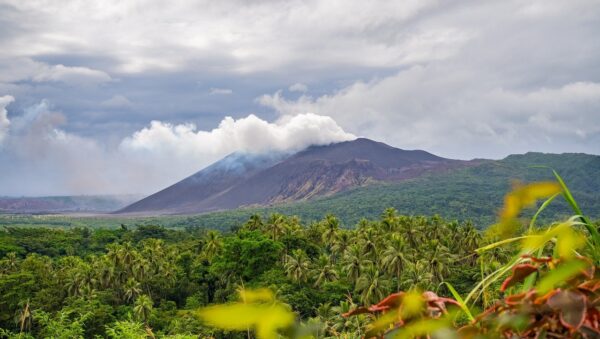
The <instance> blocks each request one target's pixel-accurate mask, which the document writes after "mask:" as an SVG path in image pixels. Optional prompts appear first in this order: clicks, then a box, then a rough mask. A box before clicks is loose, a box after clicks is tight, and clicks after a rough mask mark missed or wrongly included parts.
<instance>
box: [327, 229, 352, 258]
mask: <svg viewBox="0 0 600 339" xmlns="http://www.w3.org/2000/svg"><path fill="white" fill-rule="evenodd" d="M353 242H354V237H353V236H352V234H351V233H350V232H349V231H340V232H339V233H338V236H337V238H336V239H335V242H334V244H333V246H331V251H332V252H333V253H334V254H336V255H341V254H343V253H344V252H345V251H346V249H347V248H348V246H350V244H352V243H353Z"/></svg>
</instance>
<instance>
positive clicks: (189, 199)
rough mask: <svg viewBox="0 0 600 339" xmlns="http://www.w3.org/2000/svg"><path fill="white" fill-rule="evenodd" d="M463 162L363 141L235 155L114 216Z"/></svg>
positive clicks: (214, 204)
mask: <svg viewBox="0 0 600 339" xmlns="http://www.w3.org/2000/svg"><path fill="white" fill-rule="evenodd" d="M468 163H469V162H466V161H460V160H452V159H445V158H441V157H438V156H436V155H433V154H431V153H428V152H425V151H422V150H402V149H399V148H394V147H392V146H389V145H386V144H384V143H381V142H376V141H373V140H369V139H364V138H359V139H356V140H353V141H345V142H340V143H333V144H329V145H322V146H311V147H308V148H307V149H305V150H302V151H300V152H298V153H295V154H291V155H290V154H271V155H264V154H263V155H254V154H239V153H234V154H231V155H229V156H227V157H225V158H223V159H222V160H220V161H217V162H216V163H214V164H213V165H211V166H209V167H207V168H205V169H203V170H201V171H199V172H197V173H196V174H194V175H192V176H190V177H188V178H186V179H184V180H182V181H180V182H178V183H176V184H174V185H172V186H170V187H167V188H165V189H164V190H162V191H160V192H157V193H155V194H152V195H150V196H148V197H146V198H144V199H142V200H140V201H138V202H135V203H133V204H131V205H129V206H127V207H125V208H123V209H121V210H119V211H117V212H115V213H119V214H121V213H124V214H139V215H157V214H197V213H204V212H211V211H219V210H228V209H235V208H239V207H248V206H267V205H274V204H280V203H287V202H294V201H302V200H309V199H312V198H315V197H321V196H328V195H333V194H335V193H338V192H341V191H344V190H347V189H350V188H354V187H358V186H366V185H369V184H371V183H376V182H396V181H402V180H407V179H412V178H416V177H419V176H421V175H423V174H426V173H431V172H439V171H445V170H449V169H453V168H458V167H463V166H467V165H468Z"/></svg>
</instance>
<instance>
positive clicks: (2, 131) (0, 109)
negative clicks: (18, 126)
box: [0, 95, 15, 145]
mask: <svg viewBox="0 0 600 339" xmlns="http://www.w3.org/2000/svg"><path fill="white" fill-rule="evenodd" d="M14 100H15V98H14V97H12V96H10V95H4V96H1V97H0V145H2V141H3V140H4V138H5V137H6V134H7V133H8V127H9V125H10V120H8V115H7V114H8V112H7V111H6V106H8V105H9V104H10V103H11V102H13V101H14Z"/></svg>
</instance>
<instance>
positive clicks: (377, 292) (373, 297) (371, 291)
mask: <svg viewBox="0 0 600 339" xmlns="http://www.w3.org/2000/svg"><path fill="white" fill-rule="evenodd" d="M388 286H389V281H388V280H386V279H385V277H384V276H383V275H382V274H381V271H380V270H379V268H378V267H376V266H375V265H371V266H369V267H368V268H367V269H366V270H365V272H364V273H363V275H361V276H360V277H359V278H358V280H357V282H356V290H357V292H359V293H360V301H361V303H362V304H363V305H370V304H373V303H376V302H378V301H379V300H381V299H383V298H384V297H385V296H386V295H387V294H388V292H389V288H388Z"/></svg>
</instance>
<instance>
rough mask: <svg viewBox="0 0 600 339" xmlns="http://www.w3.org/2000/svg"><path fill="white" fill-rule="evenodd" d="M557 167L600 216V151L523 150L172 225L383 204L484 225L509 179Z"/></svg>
mask: <svg viewBox="0 0 600 339" xmlns="http://www.w3.org/2000/svg"><path fill="white" fill-rule="evenodd" d="M539 166H548V167H551V168H554V169H556V171H557V172H559V173H560V174H561V176H562V177H563V178H564V179H565V181H566V183H567V185H568V186H569V187H570V189H571V191H572V192H573V195H574V196H575V199H576V200H577V201H578V202H579V204H580V206H581V208H582V209H583V211H584V212H585V213H587V214H588V215H589V216H591V217H594V218H598V217H600V156H594V155H587V154H573V153H567V154H543V153H527V154H523V155H510V156H508V157H506V158H505V159H502V160H498V161H493V160H482V161H481V163H480V164H479V165H476V166H474V167H469V168H463V169H459V170H453V171H450V172H445V173H441V174H433V175H428V176H424V177H420V178H417V179H413V180H409V181H403V182H400V183H393V184H373V185H370V186H366V187H361V188H356V189H352V190H348V191H345V192H342V193H339V194H336V195H333V196H329V197H325V198H319V199H314V200H310V201H304V202H299V203H292V204H286V205H278V206H273V207H261V208H243V209H236V210H232V211H225V212H216V213H209V214H203V215H197V216H191V217H188V218H184V219H182V220H179V221H178V222H177V223H176V225H177V226H203V227H209V228H217V229H228V228H231V227H235V226H236V225H239V224H240V223H241V222H243V221H245V220H247V218H248V217H249V216H250V215H251V214H253V213H259V214H263V215H266V214H269V213H273V212H279V213H284V214H289V215H298V216H299V217H301V218H302V219H304V220H307V221H310V220H317V219H321V218H322V217H323V216H324V215H326V214H328V213H332V214H335V215H336V216H338V217H339V218H340V219H341V220H342V222H343V224H344V225H345V226H346V227H352V226H353V225H354V224H356V223H357V222H358V221H359V220H360V219H361V218H375V217H378V216H379V215H380V214H381V213H382V212H383V210H384V209H386V208H388V207H394V208H396V209H397V210H398V211H399V213H401V214H407V215H433V214H438V215H440V216H442V217H445V218H449V219H458V220H467V219H469V220H472V221H474V222H475V223H476V225H477V227H479V228H485V227H487V226H488V225H489V224H491V223H493V222H494V220H495V214H494V211H496V210H497V209H498V207H499V206H502V200H503V196H504V194H505V193H506V192H508V191H509V189H510V187H511V183H512V182H514V181H516V180H518V181H522V182H531V181H539V180H553V179H554V178H553V175H552V171H551V170H550V169H548V168H540V167H539ZM570 213H571V211H570V210H569V208H568V207H567V205H566V204H565V203H564V202H563V201H562V199H557V202H556V203H554V204H552V207H551V208H549V209H547V210H546V211H545V212H544V215H543V217H542V221H543V220H544V219H546V220H549V219H551V218H557V217H558V218H560V217H563V216H567V215H570Z"/></svg>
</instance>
